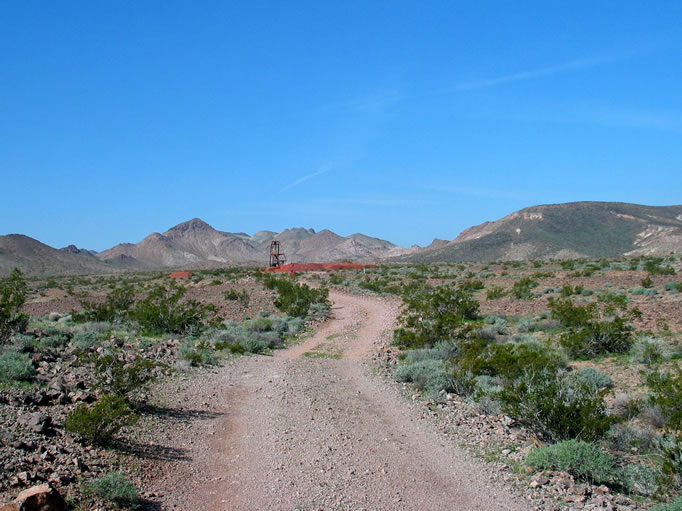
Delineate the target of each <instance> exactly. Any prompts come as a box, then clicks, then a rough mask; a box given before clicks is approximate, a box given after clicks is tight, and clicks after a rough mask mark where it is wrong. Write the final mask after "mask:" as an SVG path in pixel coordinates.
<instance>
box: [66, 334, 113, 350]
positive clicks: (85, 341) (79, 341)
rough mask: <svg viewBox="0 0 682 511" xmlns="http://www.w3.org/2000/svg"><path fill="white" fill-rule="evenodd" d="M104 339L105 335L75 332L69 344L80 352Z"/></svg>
mask: <svg viewBox="0 0 682 511" xmlns="http://www.w3.org/2000/svg"><path fill="white" fill-rule="evenodd" d="M104 339H106V335H103V334H101V333H99V332H76V333H75V334H74V336H73V338H72V339H71V344H73V345H74V346H76V347H77V348H80V349H82V350H87V349H88V348H91V347H93V346H95V345H96V344H98V343H99V342H101V341H103V340H104Z"/></svg>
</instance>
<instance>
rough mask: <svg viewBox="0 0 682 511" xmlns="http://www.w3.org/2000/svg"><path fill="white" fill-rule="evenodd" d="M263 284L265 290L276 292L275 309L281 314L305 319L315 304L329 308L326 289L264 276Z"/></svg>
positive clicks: (288, 279)
mask: <svg viewBox="0 0 682 511" xmlns="http://www.w3.org/2000/svg"><path fill="white" fill-rule="evenodd" d="M262 278H263V283H264V285H265V287H266V288H267V289H274V290H276V291H277V294H278V297H277V299H276V300H275V307H277V308H278V309H279V310H281V311H282V312H284V313H286V314H289V315H290V316H295V317H300V318H303V317H306V316H308V315H309V313H310V311H311V308H312V307H313V305H315V304H321V305H322V306H323V307H324V308H326V309H328V307H329V305H330V304H329V289H327V288H326V287H321V288H317V289H316V288H311V287H310V286H308V285H307V284H300V283H297V282H296V281H294V280H293V279H290V278H288V277H273V276H272V275H264V276H263V277H262Z"/></svg>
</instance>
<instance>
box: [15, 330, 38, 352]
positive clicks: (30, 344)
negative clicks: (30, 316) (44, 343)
mask: <svg viewBox="0 0 682 511" xmlns="http://www.w3.org/2000/svg"><path fill="white" fill-rule="evenodd" d="M11 341H12V344H11V345H10V346H9V348H10V349H11V350H13V351H17V352H19V353H30V352H32V351H34V349H35V343H36V338H35V337H34V336H32V335H26V334H14V335H13V336H12V337H11Z"/></svg>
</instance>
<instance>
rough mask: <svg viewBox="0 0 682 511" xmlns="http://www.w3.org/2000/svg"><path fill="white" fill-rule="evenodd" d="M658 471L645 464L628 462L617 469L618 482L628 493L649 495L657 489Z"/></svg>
mask: <svg viewBox="0 0 682 511" xmlns="http://www.w3.org/2000/svg"><path fill="white" fill-rule="evenodd" d="M658 479H659V474H658V471H656V470H655V469H653V468H652V467H649V466H646V465H635V464H628V465H625V466H624V467H621V469H620V470H619V471H618V483H619V484H620V486H622V487H623V489H624V490H625V491H626V492H627V493H629V494H636V495H644V496H646V497H649V496H651V495H654V494H655V493H656V492H657V491H658Z"/></svg>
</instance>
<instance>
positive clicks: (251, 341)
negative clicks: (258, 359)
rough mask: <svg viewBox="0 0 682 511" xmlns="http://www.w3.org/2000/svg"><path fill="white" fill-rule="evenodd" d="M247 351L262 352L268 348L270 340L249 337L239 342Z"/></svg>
mask: <svg viewBox="0 0 682 511" xmlns="http://www.w3.org/2000/svg"><path fill="white" fill-rule="evenodd" d="M241 344H242V346H244V349H245V350H246V351H248V352H249V353H256V354H259V353H264V352H265V351H267V350H268V349H269V348H270V342H268V341H267V340H266V339H263V338H258V337H250V338H248V339H246V340H245V341H244V342H242V343H241Z"/></svg>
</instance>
